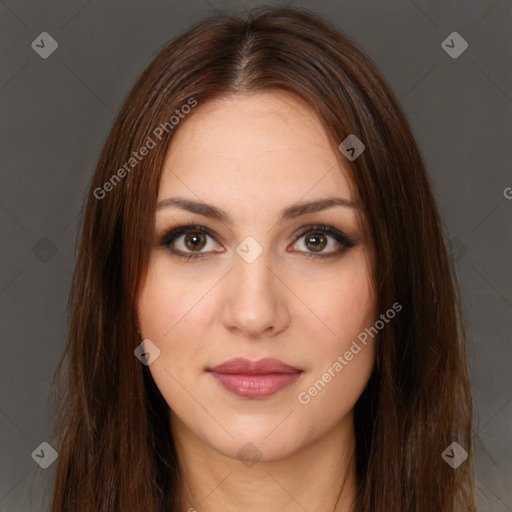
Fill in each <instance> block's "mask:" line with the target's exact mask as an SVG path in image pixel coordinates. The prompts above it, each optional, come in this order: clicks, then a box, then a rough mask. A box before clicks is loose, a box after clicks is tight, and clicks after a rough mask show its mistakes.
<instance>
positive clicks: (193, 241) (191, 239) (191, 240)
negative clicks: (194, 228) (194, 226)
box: [184, 233, 206, 250]
mask: <svg viewBox="0 0 512 512" xmlns="http://www.w3.org/2000/svg"><path fill="white" fill-rule="evenodd" d="M184 242H185V245H186V246H187V248H188V249H190V250H195V249H197V250H201V249H202V248H203V247H204V246H205V245H206V237H205V235H204V233H189V234H187V235H185V239H184Z"/></svg>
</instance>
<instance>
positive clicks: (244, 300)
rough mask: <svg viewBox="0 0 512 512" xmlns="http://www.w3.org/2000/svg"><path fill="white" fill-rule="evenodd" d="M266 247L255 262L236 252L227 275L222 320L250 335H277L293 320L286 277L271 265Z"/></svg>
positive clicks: (261, 336) (229, 328) (247, 335)
mask: <svg viewBox="0 0 512 512" xmlns="http://www.w3.org/2000/svg"><path fill="white" fill-rule="evenodd" d="M267 254H268V253H266V252H265V251H264V252H263V253H262V254H260V256H259V257H258V258H257V259H256V260H255V261H253V262H252V263H248V262H246V261H245V260H244V259H243V258H241V257H239V256H238V255H237V254H235V255H234V268H233V270H232V271H231V272H229V274H228V275H227V276H226V279H227V281H226V282H225V285H224V296H223V300H224V304H223V309H222V318H221V320H222V323H223V325H224V327H225V328H226V329H228V330H229V331H231V332H233V333H236V334H239V335H241V336H244V337H246V338H250V339H259V338H266V337H269V336H276V335H277V334H279V333H281V332H283V331H284V330H286V328H287V327H288V325H289V324H290V311H289V308H288V304H287V295H288V294H289V293H290V292H289V290H288V288H287V287H286V286H285V285H284V284H283V280H282V278H280V276H279V275H278V274H277V273H276V272H275V271H274V270H273V269H272V268H271V261H270V258H269V257H268V256H267Z"/></svg>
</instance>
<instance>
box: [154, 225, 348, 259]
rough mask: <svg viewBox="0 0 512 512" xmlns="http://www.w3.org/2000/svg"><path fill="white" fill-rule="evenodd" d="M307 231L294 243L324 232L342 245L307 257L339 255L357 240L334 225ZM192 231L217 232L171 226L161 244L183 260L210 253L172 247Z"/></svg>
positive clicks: (312, 227) (207, 229)
mask: <svg viewBox="0 0 512 512" xmlns="http://www.w3.org/2000/svg"><path fill="white" fill-rule="evenodd" d="M304 229H305V231H302V234H300V235H298V236H297V238H296V239H295V241H294V242H293V243H296V242H297V241H298V240H299V239H301V238H302V237H303V236H305V235H308V234H313V233H323V234H326V235H330V236H332V237H333V238H334V239H335V240H336V241H337V242H338V243H339V244H341V245H342V247H341V249H339V250H337V251H336V252H333V253H332V252H331V253H328V254H321V253H318V254H315V253H305V252H303V251H301V252H303V254H304V255H305V257H306V258H329V257H334V256H338V255H340V254H342V253H344V252H345V251H346V250H347V249H350V248H352V247H355V245H356V242H355V240H353V239H352V238H351V237H349V236H347V235H346V234H345V233H343V232H342V231H339V230H338V229H336V228H333V227H332V226H327V225H325V224H316V225H311V226H307V227H306V228H304ZM192 233H204V234H206V235H208V236H209V237H211V238H213V239H215V233H214V232H213V231H212V230H211V229H209V228H207V227H206V226H199V225H187V226H179V227H175V228H171V229H169V230H168V231H166V232H165V233H164V234H163V235H162V236H161V237H160V245H162V246H163V247H166V248H167V249H168V250H169V251H170V252H171V253H172V254H173V255H174V256H177V257H178V258H180V259H183V260H186V261H188V260H190V259H197V258H203V257H205V256H206V255H207V254H208V253H193V252H191V253H184V252H182V251H179V250H176V249H171V247H170V245H171V243H172V242H174V241H175V239H176V238H177V237H178V236H180V235H187V234H192Z"/></svg>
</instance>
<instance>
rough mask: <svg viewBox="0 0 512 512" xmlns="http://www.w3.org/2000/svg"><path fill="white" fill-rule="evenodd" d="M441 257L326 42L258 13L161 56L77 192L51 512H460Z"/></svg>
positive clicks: (457, 338)
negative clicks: (80, 195)
mask: <svg viewBox="0 0 512 512" xmlns="http://www.w3.org/2000/svg"><path fill="white" fill-rule="evenodd" d="M444 234H445V231H444V228H443V224H442V221H441V219H440V216H439V212H438V209H437V206H436V204H435V200H434V197H433V193H432V189H431V185H430V183H429V179H428V176H427V172H426V169H425V165H424V163H423V161H422V157H421V155H420V152H419V150H418V147H417V145H416V142H415V140H414V137H413V135H412V132H411V129H410V126H409V124H408V121H407V119H406V117H405V115H404V113H403V111H402V109H401V107H400V105H399V103H398V101H397V99H396V98H395V96H394V95H393V93H392V91H391V89H390V87H389V86H388V85H387V83H386V82H385V80H384V79H383V77H382V75H381V74H380V73H379V72H378V70H377V69H376V68H375V66H374V65H373V64H372V63H371V61H370V60H369V59H368V57H366V56H365V55H364V54H363V53H362V52H361V50H359V49H358V48H357V47H356V45H355V44H354V43H353V42H351V41H350V40H348V39H347V38H346V37H345V36H343V35H341V34H340V33H339V32H338V31H337V30H335V29H334V28H333V27H332V26H330V25H328V24H327V23H325V22H324V21H322V20H321V19H319V18H318V17H317V16H315V15H314V14H311V13H308V12H306V11H299V10H293V9H289V8H259V9H256V10H253V11H251V12H250V14H249V15H248V16H247V18H246V19H241V18H239V17H236V16H233V17H229V16H225V17H224V16H219V17H213V18H210V19H208V20H206V21H204V22H201V23H199V24H197V25H196V26H194V27H193V28H191V29H190V30H188V31H187V32H185V33H184V34H183V35H181V36H180V37H178V38H176V39H175V40H174V41H172V42H171V43H170V44H169V45H167V46H166V47H165V48H164V49H163V50H162V51H161V52H160V53H159V54H158V55H157V57H156V58H155V59H154V61H153V62H152V63H151V64H150V66H149V67H148V68H147V69H146V70H145V72H144V73H143V74H142V75H141V77H140V78H139V79H138V81H137V83H136V84H135V86H134V88H133V90H132V91H131V93H130V95H129V97H128V98H127V100H126V101H125V103H124V105H123V107H122V110H121V112H120V114H119V116H118V118H117V119H116V122H115V124H114V126H113V128H112V130H111V133H110V135H109V137H108V140H107V142H106V144H105V147H104V149H103V151H102V154H101V156H100V159H99V162H98V166H97V169H96V172H95V174H94V177H93V179H92V183H91V188H90V194H89V197H88V200H87V205H86V209H85V216H84V219H83V226H82V233H81V243H80V251H79V254H78V258H77V263H76V268H75V273H74V279H73V284H72V291H71V296H70V310H71V323H70V333H69V341H68V345H67V349H66V353H65V357H63V361H61V364H60V365H59V373H61V372H62V367H63V364H64V360H67V363H68V365H69V371H68V373H67V375H66V380H65V381H62V382H61V386H62V388H64V386H65V387H66V389H67V394H66V398H65V399H64V398H62V403H61V404H60V406H59V411H60V416H59V418H58V420H57V422H56V426H57V427H58V431H57V432H58V433H59V439H60V450H59V459H58V468H57V478H56V484H55V489H54V496H53V510H54V511H62V510H66V511H68V512H69V511H80V512H86V511H105V512H107V511H108V512H110V511H112V512H113V511H121V510H123V511H125V510H130V511H132V510H133V511H152V512H155V511H164V510H165V511H178V510H180V511H181V510H189V511H192V510H198V511H199V512H203V511H207V512H208V511H217V510H226V511H227V510H243V511H244V512H245V511H272V510H289V511H292V510H293V511H295V510H308V511H310V512H316V511H336V512H348V511H351V512H354V511H359V512H375V511H379V512H387V511H405V510H407V511H408V512H414V511H416V512H420V511H422V512H424V511H428V512H430V511H432V512H434V511H435V512H437V511H443V512H455V511H462V510H464V511H474V510H475V505H474V496H473V485H474V484H473V474H472V471H473V455H472V452H473V450H472V424H471V414H472V402H471V395H470V386H469V382H468V377H467V370H466V356H465V349H464V329H463V323H462V320H461V313H460V305H459V295H458V291H457V285H456V280H455V276H454V271H453V268H452V265H451V261H450V259H449V257H448V254H447V250H446V248H445V242H444ZM61 380H62V379H61ZM453 443H457V444H453ZM447 454H448V455H447ZM450 459H452V460H453V461H454V463H452V460H450ZM447 461H448V462H447Z"/></svg>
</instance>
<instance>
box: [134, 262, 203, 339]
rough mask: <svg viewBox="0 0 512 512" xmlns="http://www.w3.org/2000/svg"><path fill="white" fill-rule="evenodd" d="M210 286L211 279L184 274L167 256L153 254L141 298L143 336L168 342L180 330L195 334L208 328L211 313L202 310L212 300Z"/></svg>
mask: <svg viewBox="0 0 512 512" xmlns="http://www.w3.org/2000/svg"><path fill="white" fill-rule="evenodd" d="M205 281H206V282H205ZM209 287H211V283H210V282H209V280H208V279H206V280H203V279H196V280H193V281H190V280H189V279H183V278H182V277H181V278H180V275H179V274H178V273H177V272H176V271H175V270H172V266H170V265H169V263H168V262H166V260H165V257H164V256H156V257H153V258H152V259H151V261H150V265H149V269H148V274H147V278H146V281H145V283H144V286H143V288H142V290H141V292H140V294H139V297H138V302H137V313H138V318H139V323H140V330H141V334H142V336H144V337H146V338H150V339H155V340H157V341H159V342H160V343H163V344H164V345H166V346H167V345H169V344H172V340H173V339H176V333H179V332H181V333H183V332H187V333H188V335H189V337H193V334H194V332H199V330H201V329H204V327H203V325H202V324H204V323H205V322H207V317H206V315H204V314H201V312H202V311H203V309H204V307H205V304H207V303H208V297H207V296H205V295H206V294H207V291H208V289H209ZM202 308H203V309H202ZM180 338H181V336H180Z"/></svg>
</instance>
